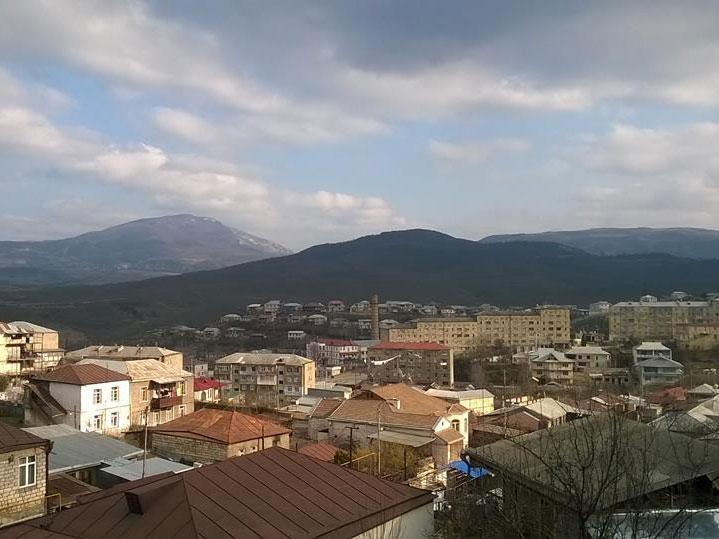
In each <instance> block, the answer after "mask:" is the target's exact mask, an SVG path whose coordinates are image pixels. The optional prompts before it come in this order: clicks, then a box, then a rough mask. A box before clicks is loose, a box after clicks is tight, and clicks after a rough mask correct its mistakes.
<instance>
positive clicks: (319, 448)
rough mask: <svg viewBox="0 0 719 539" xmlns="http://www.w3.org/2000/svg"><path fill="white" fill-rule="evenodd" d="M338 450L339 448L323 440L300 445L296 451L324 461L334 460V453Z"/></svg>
mask: <svg viewBox="0 0 719 539" xmlns="http://www.w3.org/2000/svg"><path fill="white" fill-rule="evenodd" d="M337 451H339V448H338V447H336V446H334V445H332V444H328V443H325V442H317V443H316V444H309V445H306V446H304V447H300V448H299V449H298V450H297V452H298V453H302V454H303V455H307V456H308V457H313V458H316V459H320V460H324V461H325V462H332V461H334V458H335V454H336V453H337Z"/></svg>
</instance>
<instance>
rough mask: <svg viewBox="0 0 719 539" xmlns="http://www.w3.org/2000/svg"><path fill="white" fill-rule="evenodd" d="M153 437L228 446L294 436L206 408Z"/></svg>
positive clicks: (278, 427)
mask: <svg viewBox="0 0 719 539" xmlns="http://www.w3.org/2000/svg"><path fill="white" fill-rule="evenodd" d="M150 430H151V431H152V432H153V433H160V434H173V435H175V436H179V437H186V438H198V437H199V438H209V439H211V440H215V441H218V442H222V443H225V444H236V443H239V442H246V441H247V440H256V439H258V438H262V437H263V436H278V435H280V434H288V433H290V432H291V431H290V429H288V428H285V427H283V426H282V425H278V424H277V423H273V422H271V421H267V420H266V419H261V418H259V417H255V416H253V415H248V414H242V413H240V412H234V411H232V410H219V409H216V408H203V409H202V410H198V411H197V412H193V413H191V414H187V415H184V416H182V417H179V418H177V419H175V420H173V421H169V422H168V423H163V424H162V425H158V426H157V427H152V428H151V429H150Z"/></svg>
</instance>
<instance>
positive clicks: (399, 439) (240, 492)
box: [0, 292, 719, 537]
mask: <svg viewBox="0 0 719 539" xmlns="http://www.w3.org/2000/svg"><path fill="white" fill-rule="evenodd" d="M717 320H719V295H717V294H713V293H708V294H705V295H704V296H703V297H701V298H692V297H689V296H688V295H687V294H685V293H683V292H672V293H670V294H668V295H667V296H666V297H662V298H661V299H658V298H657V297H655V296H651V295H645V296H642V297H641V298H638V299H637V300H630V301H623V302H619V303H616V304H610V303H609V302H606V301H597V302H595V303H593V304H591V305H590V306H588V307H587V308H578V307H576V306H559V305H543V306H535V307H531V308H512V309H504V310H502V309H499V308H497V307H494V306H491V305H481V306H478V307H465V306H459V305H452V306H445V305H434V304H430V305H418V304H416V303H413V302H411V301H386V302H384V303H380V300H379V297H378V296H377V295H376V294H375V295H373V296H371V297H370V299H369V300H367V301H361V302H357V303H354V304H351V305H346V304H345V303H344V302H343V301H340V300H336V299H335V300H330V301H328V302H327V304H326V305H325V304H323V303H321V302H315V303H309V304H304V305H302V304H299V303H282V302H281V301H280V300H268V301H267V302H265V303H263V304H260V303H256V304H250V305H247V306H246V307H245V309H244V312H243V313H242V314H234V313H231V314H221V315H219V316H218V320H217V323H216V325H214V326H208V327H206V328H204V329H202V330H197V329H193V328H189V327H186V326H173V327H172V328H168V329H167V330H161V331H158V332H153V333H152V334H151V335H149V338H152V339H162V340H165V341H167V344H166V343H161V344H160V345H158V344H157V343H155V344H152V345H151V344H149V343H147V344H142V345H118V344H114V343H113V344H109V343H95V344H91V345H87V346H84V347H82V348H78V349H66V348H65V347H64V346H61V343H64V342H68V341H67V340H66V339H62V338H61V335H60V334H59V332H58V331H56V330H54V329H50V328H47V327H44V326H41V325H38V324H35V323H33V322H30V321H6V322H2V323H0V374H1V376H2V377H1V378H0V380H1V381H2V386H3V387H2V394H1V395H0V396H1V397H2V402H1V403H0V452H2V458H1V459H0V460H1V461H2V462H3V464H2V468H3V473H2V474H0V480H1V481H2V484H0V491H1V492H2V502H1V504H2V505H1V506H0V522H1V523H2V525H3V526H6V527H3V528H2V529H0V537H4V536H5V535H4V534H5V531H7V533H11V534H15V535H13V536H23V535H22V534H23V533H31V532H32V530H46V531H48V532H53V533H56V534H57V536H58V537H60V533H63V534H66V533H67V530H73V529H79V527H83V529H85V528H84V527H85V526H88V525H89V528H87V529H86V530H85V531H83V532H82V533H83V534H84V535H77V536H78V537H79V536H83V537H85V536H87V537H91V536H92V537H95V536H101V535H105V534H107V533H109V532H110V530H111V529H113V527H115V526H118V525H120V526H122V529H124V530H125V532H124V533H126V534H127V536H139V535H143V534H144V533H145V531H143V530H147V529H148V528H147V527H148V526H152V525H154V524H153V523H154V522H157V521H159V520H163V519H168V518H173V519H175V517H173V516H172V515H173V514H174V513H173V511H179V509H177V508H178V507H180V508H182V515H183V516H182V518H177V519H176V522H174V523H173V525H175V526H177V527H178V528H177V529H180V527H182V528H183V529H184V528H185V527H187V526H189V527H192V526H197V525H198V523H197V520H191V521H183V520H182V519H184V518H187V517H186V516H184V515H188V514H190V513H192V514H194V512H195V511H201V512H203V514H206V513H209V514H213V515H216V516H215V519H214V520H213V524H211V525H212V526H243V527H247V528H248V530H251V531H252V532H254V533H258V534H260V535H263V534H264V533H267V534H268V535H273V534H275V533H284V534H286V535H289V536H292V535H293V533H294V530H296V529H297V527H298V526H310V528H309V530H310V533H311V534H330V535H338V536H339V535H346V534H349V535H348V536H353V535H359V534H367V533H375V534H379V535H378V536H383V537H386V536H395V535H392V533H394V534H396V536H398V537H417V536H419V535H418V534H428V535H436V536H437V537H452V536H454V535H457V534H459V535H460V536H461V535H463V534H466V533H467V528H466V527H467V526H477V527H480V528H482V529H484V530H485V531H486V533H487V534H488V535H495V536H497V535H498V534H505V533H506V534H511V533H522V534H525V536H532V534H533V531H532V530H537V529H540V528H541V529H545V530H547V529H549V530H550V531H551V534H552V535H555V536H565V535H566V536H567V537H569V536H578V535H581V534H583V533H585V532H586V533H589V534H592V533H594V534H596V533H597V530H598V529H609V528H611V529H615V530H623V529H626V528H625V527H626V526H629V523H628V521H626V515H627V514H629V513H631V514H633V515H634V516H635V517H636V519H637V521H636V522H634V523H633V524H632V525H633V526H641V527H643V528H642V529H644V528H646V527H649V526H658V525H659V524H658V523H657V522H654V521H650V520H651V519H649V518H648V517H647V515H648V514H652V515H662V517H663V520H662V524H661V525H662V526H670V527H671V526H679V525H680V523H679V521H678V520H674V519H676V515H677V514H679V513H681V514H686V515H689V514H692V512H695V511H699V510H701V511H702V512H704V513H706V514H708V515H711V514H714V512H715V511H719V492H717V491H716V487H715V486H714V478H715V477H716V475H717V473H719V446H717V445H715V444H716V442H715V440H716V439H717V431H718V430H717V427H719V423H718V422H717V419H716V417H717V412H716V410H719V385H717V370H716V354H717V353H719V324H718V323H717ZM300 328H302V329H300ZM169 343H175V344H176V345H177V347H176V348H169V347H167V346H169ZM253 343H260V344H262V345H264V346H262V347H261V348H251V345H252V344H253ZM578 441H581V442H582V443H577V442H578ZM612 447H617V448H619V449H615V450H614V453H612V449H611V448H612ZM540 448H543V449H542V450H540ZM547 448H549V449H547ZM669 448H673V449H672V451H669ZM528 459H535V460H536V463H530V461H528ZM586 459H590V460H594V459H596V460H597V462H602V463H604V464H602V465H597V466H593V467H592V469H591V471H590V472H589V475H588V476H586V477H581V473H580V472H581V466H582V464H581V463H582V462H583V461H585V460H586ZM687 459H689V460H691V466H688V462H689V460H687ZM560 462H563V464H562V465H561V466H560V464H559V463H560ZM605 465H606V466H609V467H611V468H613V470H612V473H617V474H622V475H623V476H624V477H625V478H626V480H627V482H630V483H631V484H624V483H623V484H622V485H621V488H619V489H618V488H617V486H616V485H613V486H612V487H611V488H609V487H607V485H605V484H603V482H606V477H605V476H604V474H606V473H607V470H604V469H603V467H604V466H605ZM557 467H559V468H557ZM279 469H282V470H283V472H282V474H281V475H277V472H276V470H279ZM582 473H585V472H582ZM577 474H579V476H578V475H577ZM640 474H642V475H641V476H640ZM250 477H251V478H252V480H251V482H249V483H248V481H249V478H250ZM18 478H19V479H18ZM578 482H581V483H582V485H581V486H582V488H584V489H586V492H582V496H581V497H580V499H579V500H573V499H568V498H567V497H568V496H570V497H571V495H572V494H573V493H574V492H575V490H574V489H576V488H579V487H580V484H579V483H578ZM300 483H302V484H303V485H304V486H303V487H302V488H301V489H299V490H298V487H297V486H293V485H294V484H296V485H299V484H300ZM390 484H391V485H394V486H393V487H392V488H389V485H390ZM348 485H352V487H351V489H352V492H348V491H347V488H348ZM176 488H183V489H189V490H187V491H188V493H189V492H191V493H192V495H189V494H188V496H187V498H184V495H183V498H182V500H180V499H179V498H178V500H177V501H176V502H175V501H172V500H174V496H175V495H174V494H171V492H173V491H174V489H176ZM388 488H389V490H388ZM258 489H259V490H266V489H270V490H272V491H274V492H276V493H277V497H276V499H268V498H266V497H265V496H259V495H258V494H257V492H258ZM330 491H332V492H335V493H336V494H334V495H329V494H328V492H330ZM376 491H382V492H390V491H391V492H392V494H391V495H387V496H384V495H383V496H382V498H381V499H379V500H378V499H376V498H374V497H373V496H374V494H372V492H376ZM160 492H163V495H162V497H158V496H159V493H160ZM220 492H221V493H222V494H220ZM339 493H342V494H341V496H347V497H348V498H347V500H346V501H342V502H341V501H339V500H336V499H334V496H337V495H340V494H339ZM538 493H540V494H538ZM254 496H259V497H258V498H257V499H256V500H255V499H254V498H253V497H254ZM328 496H329V497H328ZM248 497H249V498H248ZM363 497H364V498H366V499H367V500H373V503H372V504H370V505H367V503H363V502H362V499H363ZM164 500H166V501H164ZM253 500H255V501H253ZM378 502H379V504H378V505H377V503H378ZM108 503H110V504H112V505H113V506H115V507H116V509H115V510H114V512H113V515H114V516H113V517H112V518H110V516H109V513H105V514H103V513H102V512H100V513H98V515H102V516H98V518H96V519H93V521H92V522H91V523H88V522H86V518H87V515H90V514H95V513H96V512H97V511H101V510H100V507H101V506H103V505H104V504H108ZM287 503H290V504H295V505H297V504H299V505H302V504H311V505H312V506H314V507H327V506H328V504H329V505H330V506H333V507H334V506H335V505H337V504H339V505H338V506H337V508H336V509H328V510H329V511H330V512H332V511H339V512H338V513H337V514H336V515H335V516H334V517H333V518H331V519H329V520H320V521H313V522H312V523H311V524H310V523H309V522H303V521H302V518H305V519H306V517H301V516H300V515H299V514H298V515H293V514H292V513H287V511H286V509H285V507H284V506H285V505H286V504H287ZM177 504H180V505H177ZM255 506H257V507H255ZM260 506H261V507H260ZM340 507H341V508H340ZM540 507H544V508H545V509H543V510H540ZM547 507H551V511H549V512H548V510H547V509H546V508H547ZM272 514H281V515H283V517H282V519H281V520H279V521H278V520H276V518H274V517H272V516H271V515H272ZM340 514H341V515H342V516H341V517H340ZM178 515H179V513H178ZM250 515H252V516H250ZM622 515H624V520H623V519H622V518H620V517H622ZM118 519H119V520H118ZM297 519H300V520H297ZM118 521H119V523H120V524H118ZM207 525H210V524H207ZM607 527H609V528H607ZM270 529H272V530H273V531H272V532H269V531H267V530H270ZM647 529H648V528H647ZM263 530H264V531H263ZM392 530H394V532H393V531H392ZM198 533H199V531H198ZM218 533H219V531H218ZM248 533H249V531H248ZM600 535H601V534H600ZM53 536H54V535H53ZM63 536H67V535H63ZM70 536H75V535H70ZM367 536H369V535H367Z"/></svg>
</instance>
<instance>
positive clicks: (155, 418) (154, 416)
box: [152, 412, 160, 425]
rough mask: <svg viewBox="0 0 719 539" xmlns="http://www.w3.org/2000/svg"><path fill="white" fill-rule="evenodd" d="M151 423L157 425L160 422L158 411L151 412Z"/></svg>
mask: <svg viewBox="0 0 719 539" xmlns="http://www.w3.org/2000/svg"><path fill="white" fill-rule="evenodd" d="M152 423H153V425H157V424H159V423H160V412H153V413H152Z"/></svg>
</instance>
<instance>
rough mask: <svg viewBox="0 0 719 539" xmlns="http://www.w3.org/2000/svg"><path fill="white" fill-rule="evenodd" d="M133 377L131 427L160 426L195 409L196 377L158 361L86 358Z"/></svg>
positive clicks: (85, 361) (86, 360)
mask: <svg viewBox="0 0 719 539" xmlns="http://www.w3.org/2000/svg"><path fill="white" fill-rule="evenodd" d="M86 364H95V365H99V366H101V367H105V368H108V369H111V370H114V371H115V372H119V373H121V374H126V375H127V376H129V377H130V428H131V429H138V428H141V427H143V426H145V425H150V426H153V425H160V424H161V423H166V422H168V421H172V420H173V419H175V418H176V417H181V416H183V415H185V414H190V413H192V412H193V411H194V409H195V399H194V396H195V394H194V391H193V380H194V376H193V375H192V373H191V372H188V371H185V370H182V369H176V368H173V367H171V366H170V365H168V364H166V363H161V362H160V361H157V360H155V359H135V360H132V361H130V360H114V361H111V360H105V359H83V360H82V361H80V365H86Z"/></svg>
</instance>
